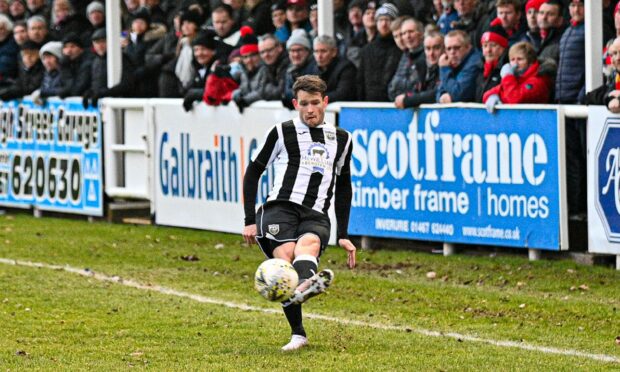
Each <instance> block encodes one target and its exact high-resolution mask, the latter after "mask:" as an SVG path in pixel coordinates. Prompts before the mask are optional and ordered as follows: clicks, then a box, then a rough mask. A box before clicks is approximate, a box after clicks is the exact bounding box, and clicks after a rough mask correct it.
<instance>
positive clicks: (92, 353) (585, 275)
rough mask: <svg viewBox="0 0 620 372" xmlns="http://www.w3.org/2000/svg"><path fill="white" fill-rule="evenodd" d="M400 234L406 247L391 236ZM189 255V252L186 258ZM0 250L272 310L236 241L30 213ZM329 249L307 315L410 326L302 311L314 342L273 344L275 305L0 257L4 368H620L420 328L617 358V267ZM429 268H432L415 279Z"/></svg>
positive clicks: (1, 240)
mask: <svg viewBox="0 0 620 372" xmlns="http://www.w3.org/2000/svg"><path fill="white" fill-rule="evenodd" d="M407 244H411V243H407V242H403V245H405V246H406V245H407ZM189 256H194V257H197V258H198V260H197V261H191V260H188V259H189V258H190V257H189ZM0 257H2V258H11V259H18V260H24V261H33V262H43V263H47V264H53V265H70V266H73V267H77V268H89V269H90V270H93V271H96V272H100V273H103V274H106V275H110V276H113V275H117V276H120V277H122V278H130V279H133V280H136V281H138V282H140V283H144V284H149V283H150V284H157V285H161V286H165V287H169V288H174V289H176V290H179V291H185V292H190V293H194V294H199V295H203V296H206V297H210V298H217V299H221V300H226V301H231V302H235V303H239V304H247V305H252V306H256V307H261V308H265V309H276V310H277V309H279V305H277V304H273V303H269V302H267V301H265V300H263V299H262V298H261V297H259V296H258V294H256V293H255V292H254V290H253V288H252V285H253V274H254V270H255V269H256V267H257V266H258V264H259V263H260V262H261V261H262V259H263V256H262V254H261V253H260V252H259V250H258V248H257V247H255V246H254V247H247V246H244V245H243V244H242V239H241V238H240V237H239V236H234V235H227V234H218V233H211V232H204V231H196V230H184V229H175V228H164V227H151V226H131V225H111V224H106V223H87V222H83V221H70V220H63V219H54V218H44V219H34V218H32V217H29V216H26V215H8V216H2V217H0ZM358 263H359V264H358V268H356V269H355V270H348V269H346V257H345V254H344V251H342V250H341V249H340V248H335V247H331V248H330V249H328V251H327V252H326V254H325V255H324V256H323V258H322V260H321V267H329V268H331V269H333V270H334V271H335V273H336V280H335V282H334V285H333V287H332V288H330V292H329V293H328V294H326V295H322V296H319V297H316V298H313V299H312V300H310V301H309V303H308V304H306V305H304V312H308V313H314V314H322V315H327V316H331V317H335V318H339V319H343V320H353V321H361V322H366V323H372V324H375V325H387V326H399V327H403V328H405V329H407V328H408V329H410V330H411V332H407V331H398V330H382V329H376V328H368V327H363V326H359V325H347V324H343V323H339V322H330V321H322V320H312V319H307V320H306V321H305V326H306V330H307V332H308V334H309V337H310V342H311V345H310V347H308V348H307V349H305V350H302V351H301V352H298V353H292V354H283V353H281V352H280V351H279V348H280V346H282V345H283V344H284V343H286V342H287V341H288V338H289V330H288V325H287V324H286V321H285V319H284V316H283V315H282V314H265V313H262V312H259V311H243V310H239V309H234V308H227V307H223V306H219V305H210V304H203V303H198V302H196V301H193V300H191V299H187V298H179V297H175V296H171V295H166V294H161V293H157V292H152V291H144V290H139V289H135V288H128V287H125V286H123V285H121V284H116V283H109V282H101V281H97V280H95V279H93V278H86V277H81V276H78V275H75V274H72V273H68V272H65V271H61V270H50V269H42V268H41V269H37V268H29V267H20V266H9V265H4V264H2V265H0V369H1V370H11V371H21V370H26V369H35V370H104V371H110V370H126V369H128V368H138V369H153V370H167V371H172V370H175V371H176V370H200V371H204V370H308V371H310V370H347V371H349V370H369V371H370V370H372V371H376V370H554V371H555V370H569V369H570V370H573V369H580V370H595V371H597V370H618V369H620V363H617V362H603V361H598V360H595V359H592V358H588V357H584V356H575V355H573V356H570V355H558V354H550V353H545V352H543V351H541V350H523V349H519V348H514V347H503V346H498V345H493V344H489V343H481V342H472V341H468V340H467V339H465V340H463V339H458V337H457V338H450V337H429V336H425V335H423V334H420V333H419V332H418V331H419V330H431V331H438V332H445V333H449V332H455V333H460V334H463V335H467V336H474V337H479V338H482V339H487V340H496V341H515V342H517V343H524V344H527V345H534V346H538V347H541V348H542V347H551V348H558V349H567V350H573V351H578V352H583V353H591V354H602V355H606V356H612V357H615V358H616V359H620V345H617V344H616V342H615V339H616V337H617V336H619V335H620V273H619V272H617V271H613V270H610V269H608V268H601V267H588V266H578V265H576V264H574V263H573V262H570V261H540V262H528V261H527V259H526V258H525V257H494V258H490V257H470V256H458V255H457V256H452V257H442V256H436V255H430V254H427V253H416V252H411V251H406V250H402V251H374V252H366V251H364V252H358ZM431 271H432V272H434V273H436V275H435V278H434V279H431V278H429V277H428V276H427V274H428V273H429V272H431Z"/></svg>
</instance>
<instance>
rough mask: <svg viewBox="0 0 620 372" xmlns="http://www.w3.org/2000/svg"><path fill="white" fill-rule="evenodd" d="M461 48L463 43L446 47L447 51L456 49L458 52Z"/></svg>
mask: <svg viewBox="0 0 620 372" xmlns="http://www.w3.org/2000/svg"><path fill="white" fill-rule="evenodd" d="M461 48H463V46H462V45H453V46H449V47H446V51H447V52H449V51H451V50H454V51H455V52H458V51H459V50H461Z"/></svg>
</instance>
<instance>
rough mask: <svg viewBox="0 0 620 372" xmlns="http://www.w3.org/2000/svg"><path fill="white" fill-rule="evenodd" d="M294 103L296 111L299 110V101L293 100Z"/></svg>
mask: <svg viewBox="0 0 620 372" xmlns="http://www.w3.org/2000/svg"><path fill="white" fill-rule="evenodd" d="M292 101H293V107H295V110H297V107H298V106H299V103H298V102H297V100H296V99H295V98H293V99H292Z"/></svg>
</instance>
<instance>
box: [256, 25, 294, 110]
mask: <svg viewBox="0 0 620 372" xmlns="http://www.w3.org/2000/svg"><path fill="white" fill-rule="evenodd" d="M289 39H290V38H289ZM258 53H259V54H260V57H261V60H262V62H263V63H262V66H261V67H260V72H259V74H261V75H262V76H261V78H260V87H259V89H260V98H261V99H263V100H265V101H279V100H281V99H282V94H283V93H284V79H285V74H286V69H287V68H288V65H289V60H288V56H287V54H286V53H285V52H284V48H283V47H282V44H281V43H280V41H279V40H278V38H276V37H275V36H274V35H272V34H266V35H263V36H261V37H260V39H259V41H258Z"/></svg>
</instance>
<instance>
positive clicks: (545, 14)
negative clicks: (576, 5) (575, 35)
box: [537, 0, 564, 65]
mask: <svg viewBox="0 0 620 372" xmlns="http://www.w3.org/2000/svg"><path fill="white" fill-rule="evenodd" d="M562 14H563V5H562V2H561V1H560V0H547V1H546V2H545V3H544V4H542V5H541V6H540V10H539V11H538V18H537V20H538V27H540V37H541V42H540V47H539V49H538V58H539V59H541V60H543V59H552V60H553V61H554V62H555V64H556V65H557V64H558V61H559V59H560V39H561V38H562V33H563V32H564V17H563V16H562Z"/></svg>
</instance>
